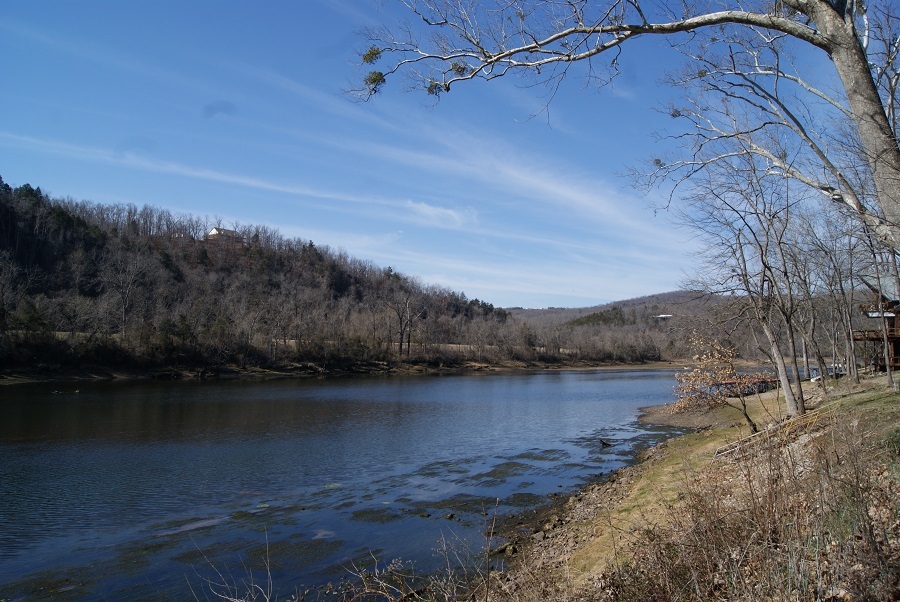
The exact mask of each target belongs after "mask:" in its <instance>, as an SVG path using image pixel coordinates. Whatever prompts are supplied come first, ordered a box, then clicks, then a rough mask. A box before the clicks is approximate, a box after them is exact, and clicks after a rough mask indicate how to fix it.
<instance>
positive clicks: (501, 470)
mask: <svg viewBox="0 0 900 602" xmlns="http://www.w3.org/2000/svg"><path fill="white" fill-rule="evenodd" d="M673 385H674V379H673V374H672V372H671V371H664V370H660V371H655V370H654V371H650V370H635V371H629V370H583V371H582V370H577V371H575V370H573V371H552V372H551V371H542V372H532V373H517V374H490V375H465V376H440V377H437V376H428V377H423V376H417V377H378V378H368V377H367V378H355V379H324V380H273V381H213V382H167V383H162V382H126V383H109V382H103V383H77V384H71V383H68V384H60V383H51V384H35V385H16V386H10V387H2V388H0V408H2V415H3V418H2V420H0V500H2V501H0V599H19V598H23V599H142V598H145V599H151V598H152V599H184V598H190V599H193V598H195V597H196V598H201V599H206V598H207V597H209V596H210V589H211V587H212V584H215V583H217V582H220V581H222V580H224V581H225V582H226V583H227V584H230V585H236V586H238V587H239V588H240V587H242V585H241V584H242V583H243V582H246V581H248V580H250V579H251V578H252V579H253V580H254V581H256V582H266V581H267V580H268V579H269V577H268V574H269V573H271V580H272V582H273V583H274V585H275V588H276V590H278V591H279V592H281V593H282V597H285V595H286V594H289V593H291V592H293V591H295V589H297V588H301V587H304V586H317V585H321V584H324V583H327V582H337V581H339V580H341V579H342V578H346V577H347V576H348V575H349V572H348V570H352V567H354V566H356V567H361V566H366V565H368V564H370V563H371V562H372V559H373V558H378V559H380V560H383V561H384V560H386V561H390V560H392V559H394V558H403V559H404V560H406V561H408V562H410V563H413V564H414V566H415V567H416V569H417V570H420V571H428V570H432V569H434V568H436V567H437V566H438V565H439V564H440V563H441V562H442V559H441V558H440V557H439V556H436V555H435V553H434V549H435V548H436V547H438V544H439V542H440V541H441V540H442V538H443V540H445V541H447V542H449V543H450V544H451V545H454V546H460V547H466V546H469V547H472V548H473V549H477V547H478V546H479V545H481V543H480V542H482V541H483V533H484V532H485V529H486V527H487V524H488V521H490V520H492V519H493V517H494V516H495V515H497V514H500V515H509V514H513V513H518V512H522V511H524V510H526V509H529V508H534V507H537V506H540V505H543V504H546V503H547V502H548V501H550V500H552V499H553V496H558V495H562V494H565V493H569V492H572V491H574V490H576V489H577V488H579V487H581V486H583V485H584V484H585V483H587V482H590V481H591V480H594V479H597V478H598V477H600V476H602V475H603V474H607V473H609V472H610V471H612V470H615V469H616V468H618V467H620V466H622V465H623V464H625V463H627V462H629V461H631V459H632V458H633V455H634V453H635V451H636V450H637V449H640V448H642V447H645V446H647V445H650V444H652V443H653V442H655V441H658V440H659V439H660V438H661V437H663V436H665V435H666V434H667V431H665V429H656V428H652V427H644V426H642V425H639V424H638V423H637V422H636V417H637V411H638V408H640V407H642V406H647V405H656V404H660V403H665V402H668V401H671V399H672V391H673ZM609 444H611V445H609Z"/></svg>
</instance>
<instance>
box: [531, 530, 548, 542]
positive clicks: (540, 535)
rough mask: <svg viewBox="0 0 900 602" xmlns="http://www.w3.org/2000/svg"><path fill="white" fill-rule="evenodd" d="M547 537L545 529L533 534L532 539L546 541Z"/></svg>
mask: <svg viewBox="0 0 900 602" xmlns="http://www.w3.org/2000/svg"><path fill="white" fill-rule="evenodd" d="M546 537H547V534H546V533H544V532H543V531H538V532H537V533H535V534H534V535H532V536H531V539H533V540H534V541H544V539H545V538H546Z"/></svg>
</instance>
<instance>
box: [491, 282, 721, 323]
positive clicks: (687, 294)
mask: <svg viewBox="0 0 900 602" xmlns="http://www.w3.org/2000/svg"><path fill="white" fill-rule="evenodd" d="M721 303H722V298H720V297H717V296H715V295H709V294H708V293H703V292H699V291H671V292H667V293H658V294H654V295H647V296H644V297H635V298H633V299H625V300H622V301H614V302H611V303H606V304H604V305H595V306H593V307H575V308H562V307H548V308H543V309H523V308H509V309H508V310H507V311H508V312H509V314H510V315H511V316H513V317H515V318H518V319H521V320H526V321H528V322H530V323H532V324H572V325H575V326H582V325H590V324H620V325H621V324H625V323H631V324H635V323H638V322H646V321H647V320H649V319H653V318H655V317H656V316H660V315H670V316H672V318H673V319H674V318H678V319H681V318H685V317H689V318H691V319H696V318H697V317H698V316H703V315H706V314H708V313H709V312H710V311H711V309H712V308H714V307H717V306H719V305H720V304H721Z"/></svg>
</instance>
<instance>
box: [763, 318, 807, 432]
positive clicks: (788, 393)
mask: <svg viewBox="0 0 900 602" xmlns="http://www.w3.org/2000/svg"><path fill="white" fill-rule="evenodd" d="M760 324H761V325H762V329H763V333H765V335H766V340H768V341H769V347H770V348H771V350H772V360H773V361H774V362H775V368H776V369H777V370H778V381H779V382H780V383H781V388H782V390H783V391H784V403H785V410H786V412H787V415H788V416H791V417H793V416H797V415H798V414H799V413H800V411H799V408H798V406H797V398H796V397H794V390H793V389H792V388H791V379H790V378H789V377H788V371H787V364H785V362H784V356H783V355H782V354H781V349H779V348H778V339H777V338H776V337H775V333H774V332H772V329H771V328H770V327H769V323H768V322H767V321H766V320H760Z"/></svg>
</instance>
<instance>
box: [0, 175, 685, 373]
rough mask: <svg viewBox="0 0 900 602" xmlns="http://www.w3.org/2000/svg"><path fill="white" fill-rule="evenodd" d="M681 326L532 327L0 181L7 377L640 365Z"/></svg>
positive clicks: (1, 338)
mask: <svg viewBox="0 0 900 602" xmlns="http://www.w3.org/2000/svg"><path fill="white" fill-rule="evenodd" d="M629 315H631V314H629ZM683 330H684V329H683V328H681V329H673V328H672V324H671V323H670V322H668V321H663V320H657V319H648V318H647V317H646V316H642V317H641V318H640V319H630V320H629V319H625V320H614V321H612V322H610V321H599V322H592V321H588V322H584V323H581V324H579V323H577V322H576V323H564V324H559V323H554V322H552V321H550V322H546V321H542V320H535V321H534V322H533V323H532V321H531V319H530V318H528V317H525V316H522V317H518V318H517V317H513V316H512V315H511V314H510V313H509V312H507V311H505V310H503V309H499V308H495V307H494V306H493V305H492V304H490V303H488V302H486V301H482V300H478V299H468V298H467V297H466V295H465V294H463V293H462V292H456V291H450V290H447V289H445V288H441V287H437V286H430V285H428V284H426V283H422V282H420V281H418V280H417V279H416V278H412V277H409V276H405V275H403V274H400V273H397V272H395V271H394V270H393V269H391V268H390V267H379V266H375V265H373V264H372V263H370V262H368V261H364V260H360V259H356V258H352V257H348V256H347V254H346V253H344V252H341V251H338V250H334V249H330V248H328V247H327V246H323V245H317V244H313V243H312V242H311V241H306V240H300V239H288V238H285V237H283V236H282V235H281V234H280V233H279V232H277V231H275V230H273V229H271V228H267V227H264V226H240V225H234V224H231V225H227V226H223V224H221V223H218V222H215V221H211V220H209V219H208V218H207V219H204V218H199V217H195V216H190V215H176V214H173V213H171V212H169V211H167V210H163V209H159V208H153V207H146V206H145V207H143V208H138V207H135V206H133V205H125V204H116V205H101V204H97V203H92V202H88V201H75V200H72V199H69V198H51V197H49V196H48V195H46V194H44V193H42V192H41V190H40V188H33V187H32V186H31V185H28V184H25V185H23V186H20V187H18V188H12V187H10V186H9V185H7V184H5V183H3V181H2V179H0V360H2V364H3V365H4V366H5V367H6V368H7V369H11V370H15V369H28V370H29V371H38V372H46V373H50V374H52V373H53V372H54V371H56V370H59V369H66V368H68V369H77V368H80V367H85V366H91V367H97V366H99V367H105V368H110V369H114V368H132V369H145V370H168V369H174V370H179V371H184V370H192V371H208V370H221V369H223V368H225V367H231V368H239V369H240V368H247V367H254V366H258V367H269V368H279V369H288V370H302V371H311V372H327V371H331V370H336V369H383V368H386V367H389V366H390V365H393V364H394V363H396V362H401V361H402V362H411V363H428V364H434V365H454V364H460V363H462V362H465V361H477V362H497V363H500V362H505V361H510V360H515V361H525V362H529V361H537V360H540V361H544V362H560V361H592V362H600V361H618V362H640V361H646V360H656V359H660V358H661V357H662V356H663V354H664V350H667V351H666V353H669V352H674V353H677V352H678V351H679V349H680V348H681V347H683V346H679V345H678V344H676V343H675V342H674V339H678V340H684V339H685V336H684V333H683Z"/></svg>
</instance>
